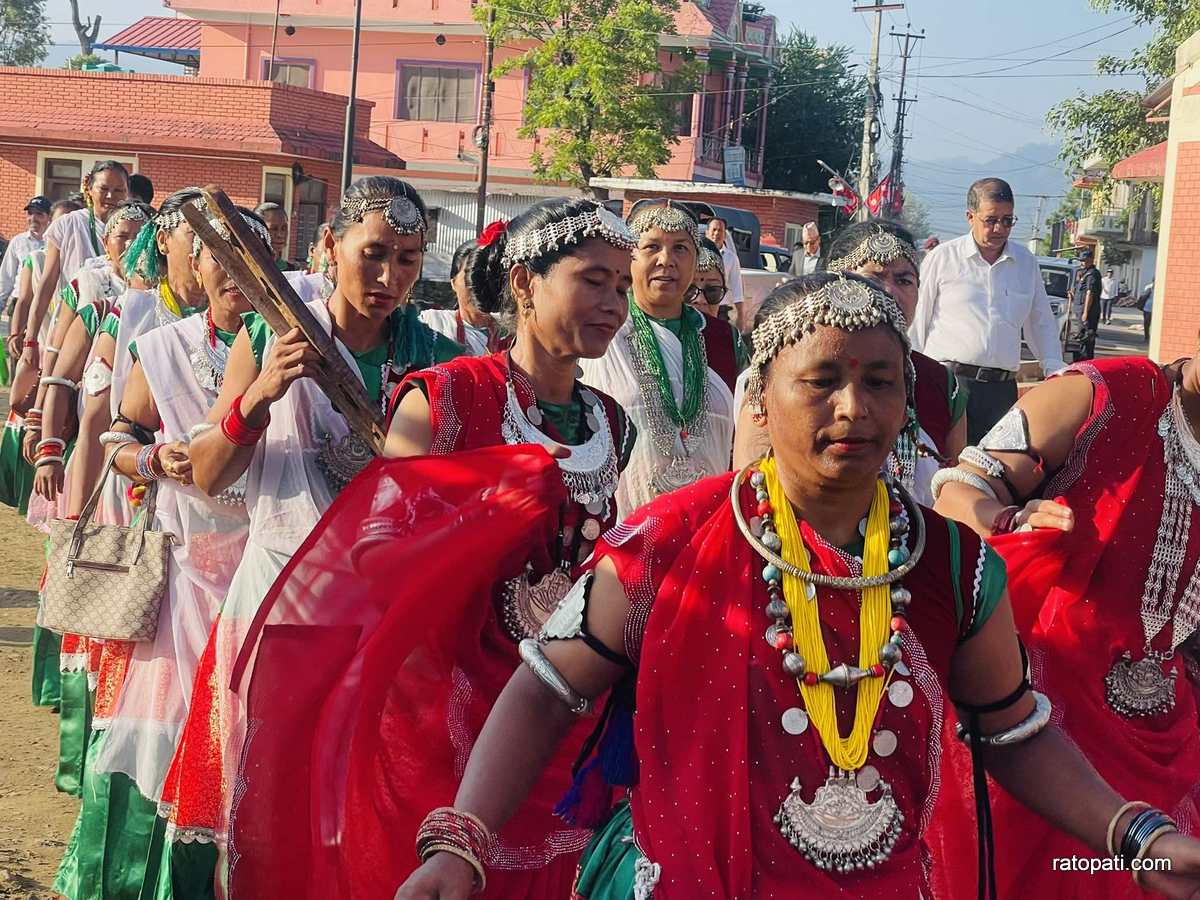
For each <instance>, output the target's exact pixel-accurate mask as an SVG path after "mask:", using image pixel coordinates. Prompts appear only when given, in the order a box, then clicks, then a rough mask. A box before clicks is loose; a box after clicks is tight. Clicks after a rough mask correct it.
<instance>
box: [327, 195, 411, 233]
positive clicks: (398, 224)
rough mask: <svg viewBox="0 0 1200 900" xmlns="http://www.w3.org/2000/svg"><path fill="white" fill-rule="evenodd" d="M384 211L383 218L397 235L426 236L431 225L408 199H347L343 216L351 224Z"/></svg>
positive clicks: (344, 200)
mask: <svg viewBox="0 0 1200 900" xmlns="http://www.w3.org/2000/svg"><path fill="white" fill-rule="evenodd" d="M375 210H383V217H384V218H385V219H386V220H387V223H388V226H389V227H390V228H391V229H392V231H394V232H396V234H424V233H425V232H427V231H428V230H429V223H428V222H426V221H425V215H424V213H422V212H421V209H420V207H418V206H417V204H415V203H413V202H412V200H410V199H409V198H408V197H345V198H343V199H342V215H344V216H345V217H346V218H347V219H349V220H350V221H351V222H361V221H362V220H363V217H364V216H366V214H367V213H369V212H374V211H375Z"/></svg>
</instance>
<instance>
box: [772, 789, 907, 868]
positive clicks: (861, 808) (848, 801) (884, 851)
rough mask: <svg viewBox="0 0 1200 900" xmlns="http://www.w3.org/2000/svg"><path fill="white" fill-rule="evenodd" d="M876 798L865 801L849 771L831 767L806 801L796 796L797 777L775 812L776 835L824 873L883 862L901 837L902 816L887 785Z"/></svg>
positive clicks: (797, 791) (870, 866)
mask: <svg viewBox="0 0 1200 900" xmlns="http://www.w3.org/2000/svg"><path fill="white" fill-rule="evenodd" d="M875 789H877V790H878V791H879V792H880V793H879V797H878V798H877V799H875V800H868V799H867V792H866V791H864V790H863V789H862V788H861V787H859V785H858V782H857V780H856V779H855V776H854V773H853V772H841V771H838V770H837V769H835V768H833V767H830V769H829V778H828V779H827V780H826V781H825V784H823V785H822V786H821V787H819V788H817V793H816V795H815V796H814V797H813V800H812V802H811V803H805V802H804V798H803V797H802V796H801V794H800V790H801V786H800V779H799V778H797V779H795V780H794V781H793V782H792V792H791V793H790V794H789V795H788V796H787V797H786V798H785V799H784V801H783V803H782V805H781V806H780V807H779V811H778V812H777V813H776V814H775V824H776V825H777V826H778V827H779V831H780V833H781V834H782V835H783V836H784V838H785V839H786V840H787V841H788V842H789V843H790V844H791V845H792V846H793V847H795V848H796V849H797V850H799V851H800V853H801V854H803V856H804V858H805V859H807V860H808V861H809V862H811V863H812V864H813V865H814V866H816V867H817V868H818V869H824V870H825V871H827V872H853V871H859V870H862V869H873V868H874V867H875V866H877V865H879V864H880V863H882V862H885V861H886V860H887V858H888V857H889V856H891V854H892V848H893V847H895V846H896V841H897V840H898V839H899V837H900V829H901V826H902V825H903V823H904V813H902V812H901V811H900V807H898V806H897V805H896V801H895V799H894V798H893V797H892V788H891V785H889V784H888V783H887V782H886V781H883V780H880V781H879V783H878V784H877V785H876V787H875Z"/></svg>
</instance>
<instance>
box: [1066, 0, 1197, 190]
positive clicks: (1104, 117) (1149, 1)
mask: <svg viewBox="0 0 1200 900" xmlns="http://www.w3.org/2000/svg"><path fill="white" fill-rule="evenodd" d="M1090 2H1091V5H1092V7H1093V8H1095V9H1098V10H1100V11H1101V12H1104V13H1109V12H1115V11H1124V12H1127V13H1129V14H1131V15H1132V16H1133V22H1134V23H1135V24H1138V25H1148V26H1150V27H1151V28H1152V29H1153V32H1154V33H1153V37H1151V38H1150V40H1149V41H1148V42H1147V43H1146V44H1145V45H1144V46H1142V47H1140V48H1139V49H1137V50H1134V51H1133V52H1132V53H1130V54H1129V55H1128V56H1126V57H1118V56H1111V55H1107V56H1102V57H1100V59H1098V60H1097V61H1096V70H1097V71H1098V72H1102V73H1106V74H1120V75H1137V76H1141V78H1142V79H1143V81H1144V83H1145V85H1146V90H1147V91H1149V90H1151V89H1153V88H1154V87H1156V86H1157V85H1158V84H1160V83H1161V82H1162V81H1163V80H1164V79H1166V78H1169V77H1171V75H1173V74H1174V72H1175V50H1176V48H1177V47H1178V46H1179V45H1180V44H1182V43H1183V42H1184V41H1185V40H1187V39H1188V38H1189V37H1191V36H1192V35H1193V34H1194V33H1195V32H1196V31H1200V2H1197V0H1090ZM1142 96H1143V94H1142V93H1139V92H1136V91H1126V90H1105V91H1100V92H1099V93H1095V94H1084V93H1083V92H1080V93H1079V94H1077V95H1076V96H1075V97H1072V98H1070V99H1069V100H1064V101H1063V102H1062V103H1059V104H1058V105H1057V106H1055V107H1053V108H1052V109H1051V110H1050V112H1049V113H1047V116H1046V120H1047V122H1048V123H1049V124H1050V127H1051V128H1053V129H1054V130H1055V131H1057V132H1059V133H1060V134H1062V136H1063V149H1062V154H1061V157H1060V158H1061V159H1062V161H1063V162H1064V163H1066V164H1067V166H1068V167H1069V168H1070V169H1073V170H1075V171H1080V170H1082V169H1083V164H1084V163H1085V162H1086V161H1088V160H1090V159H1092V158H1093V157H1097V156H1098V157H1100V158H1101V159H1103V160H1104V162H1105V164H1106V166H1107V167H1108V168H1109V169H1110V170H1111V168H1112V167H1113V166H1114V165H1116V164H1117V163H1118V162H1120V161H1121V160H1122V159H1124V158H1125V157H1127V156H1129V155H1131V154H1133V153H1136V152H1137V151H1138V150H1141V149H1143V148H1145V147H1149V146H1150V145H1152V144H1157V143H1159V142H1160V141H1164V140H1166V137H1167V126H1166V125H1165V124H1163V123H1151V122H1147V121H1146V111H1145V110H1144V109H1143V108H1142V105H1141V100H1142ZM1111 186H1112V180H1111V179H1110V178H1109V176H1108V175H1107V174H1106V175H1105V176H1104V179H1103V180H1102V182H1101V184H1100V185H1099V186H1098V187H1097V189H1096V193H1098V194H1099V195H1100V196H1102V197H1103V196H1106V195H1107V194H1108V192H1109V191H1110V190H1111Z"/></svg>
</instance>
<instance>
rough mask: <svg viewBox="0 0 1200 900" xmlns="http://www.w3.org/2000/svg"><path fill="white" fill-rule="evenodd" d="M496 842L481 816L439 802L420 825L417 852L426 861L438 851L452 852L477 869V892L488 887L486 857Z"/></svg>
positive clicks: (422, 860)
mask: <svg viewBox="0 0 1200 900" xmlns="http://www.w3.org/2000/svg"><path fill="white" fill-rule="evenodd" d="M491 846H492V833H491V832H490V831H489V830H488V827H487V826H486V825H484V824H483V822H482V821H480V819H479V817H478V816H474V815H472V814H471V813H469V812H465V811H463V810H460V809H454V808H453V807H450V806H439V807H438V808H437V809H435V810H433V811H432V812H431V813H429V815H427V816H426V817H425V820H424V821H423V822H422V823H421V827H420V828H418V829H417V856H418V857H419V858H420V860H421V862H425V861H426V860H428V859H429V858H430V857H431V856H433V855H434V854H436V853H449V854H452V855H453V856H457V857H458V858H459V859H461V860H463V861H465V862H466V863H468V864H469V865H470V866H471V868H472V869H474V870H475V890H474V892H475V893H479V892H481V891H483V890H484V888H485V887H487V875H486V874H485V872H484V868H483V860H484V859H485V858H486V857H487V855H488V851H489V850H490V849H491Z"/></svg>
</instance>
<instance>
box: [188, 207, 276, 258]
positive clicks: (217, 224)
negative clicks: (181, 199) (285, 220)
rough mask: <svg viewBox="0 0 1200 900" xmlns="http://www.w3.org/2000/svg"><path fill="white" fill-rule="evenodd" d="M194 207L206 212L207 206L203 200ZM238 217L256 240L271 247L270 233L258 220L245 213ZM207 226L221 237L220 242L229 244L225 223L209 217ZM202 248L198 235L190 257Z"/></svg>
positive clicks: (194, 237)
mask: <svg viewBox="0 0 1200 900" xmlns="http://www.w3.org/2000/svg"><path fill="white" fill-rule="evenodd" d="M196 205H197V206H199V207H200V208H201V209H202V210H205V211H207V210H208V206H207V204H204V201H203V200H200V201H197V202H196ZM240 215H241V217H242V221H243V222H245V223H246V224H247V225H249V226H250V230H251V231H253V232H254V233H255V235H257V236H258V238H259V239H260V240H261V241H262V242H263V243H264V244H265V245H266V246H267V247H268V248H269V247H270V246H271V233H270V232H269V231H267V226H266V225H264V224H263V223H262V222H260V221H258V219H256V218H254V216H249V215H247V214H246V213H240ZM208 224H209V226H210V227H211V228H212V230H213V231H215V232H216V233H217V234H219V235H220V236H221V239H222V240H224V241H225V242H226V243H228V242H229V229H228V228H226V227H225V223H223V222H221V221H220V220H218V219H217V218H216V217H215V216H210V217H209V219H208ZM203 248H204V242H203V241H201V240H200V237H199V236H198V235H197V236H193V237H192V256H199V255H200V251H201V250H202V249H203Z"/></svg>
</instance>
